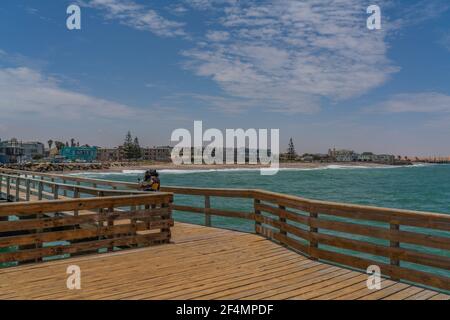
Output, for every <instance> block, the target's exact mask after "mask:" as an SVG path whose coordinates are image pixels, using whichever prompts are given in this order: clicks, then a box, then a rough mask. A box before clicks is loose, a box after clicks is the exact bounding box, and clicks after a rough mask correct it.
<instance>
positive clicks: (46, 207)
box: [0, 193, 172, 216]
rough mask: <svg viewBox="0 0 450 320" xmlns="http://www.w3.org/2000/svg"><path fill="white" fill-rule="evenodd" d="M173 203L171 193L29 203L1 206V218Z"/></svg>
mask: <svg viewBox="0 0 450 320" xmlns="http://www.w3.org/2000/svg"><path fill="white" fill-rule="evenodd" d="M171 201H172V195H171V194H169V193H153V194H146V195H133V196H116V197H103V198H89V199H70V200H53V201H39V202H27V203H13V204H9V203H6V204H0V216H10V215H29V214H33V213H35V212H42V213H47V212H59V211H72V210H91V209H97V208H101V207H104V208H107V207H110V206H113V207H121V206H133V205H142V204H157V203H168V202H171Z"/></svg>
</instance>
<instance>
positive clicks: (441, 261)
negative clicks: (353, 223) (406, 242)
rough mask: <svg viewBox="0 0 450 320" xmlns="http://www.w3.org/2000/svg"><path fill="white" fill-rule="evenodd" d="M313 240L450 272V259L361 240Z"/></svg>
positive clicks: (318, 236) (320, 236)
mask: <svg viewBox="0 0 450 320" xmlns="http://www.w3.org/2000/svg"><path fill="white" fill-rule="evenodd" d="M313 238H314V239H316V241H318V242H319V243H321V244H325V245H328V246H333V247H336V248H342V249H347V250H354V251H358V252H363V253H369V254H373V255H377V256H381V257H388V258H391V257H392V258H396V259H398V260H402V261H408V262H412V263H416V264H422V265H427V266H431V267H435V268H441V269H445V270H450V258H449V257H446V256H439V255H435V254H430V253H424V252H418V251H413V250H408V249H405V248H398V247H386V246H383V245H378V244H374V243H369V242H365V241H360V240H353V239H347V238H343V237H338V236H334V235H328V234H322V233H318V234H314V235H313Z"/></svg>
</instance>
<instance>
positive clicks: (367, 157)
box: [358, 152, 375, 162]
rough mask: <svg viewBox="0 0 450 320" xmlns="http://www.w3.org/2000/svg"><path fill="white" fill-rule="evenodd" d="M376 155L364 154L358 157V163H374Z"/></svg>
mask: <svg viewBox="0 0 450 320" xmlns="http://www.w3.org/2000/svg"><path fill="white" fill-rule="evenodd" d="M374 158H375V155H374V154H373V153H372V152H363V153H361V154H360V155H359V156H358V161H362V162H372V161H374Z"/></svg>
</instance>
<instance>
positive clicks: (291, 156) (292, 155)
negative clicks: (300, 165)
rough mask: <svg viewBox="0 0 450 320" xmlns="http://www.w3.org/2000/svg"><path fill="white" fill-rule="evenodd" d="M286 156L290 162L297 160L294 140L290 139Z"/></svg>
mask: <svg viewBox="0 0 450 320" xmlns="http://www.w3.org/2000/svg"><path fill="white" fill-rule="evenodd" d="M286 155H287V159H288V160H295V158H296V157H297V153H296V152H295V147H294V142H293V141H292V138H290V139H289V146H288V149H287V152H286Z"/></svg>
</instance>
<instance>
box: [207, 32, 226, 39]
mask: <svg viewBox="0 0 450 320" xmlns="http://www.w3.org/2000/svg"><path fill="white" fill-rule="evenodd" d="M229 37H230V34H229V33H228V32H226V31H208V32H207V33H206V38H207V39H208V40H210V41H225V40H228V38H229Z"/></svg>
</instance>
